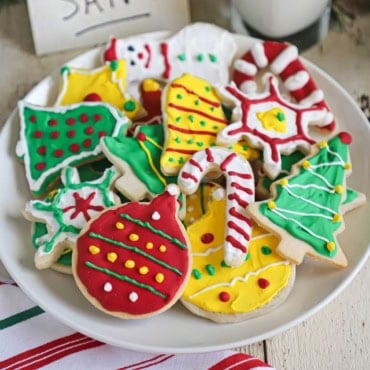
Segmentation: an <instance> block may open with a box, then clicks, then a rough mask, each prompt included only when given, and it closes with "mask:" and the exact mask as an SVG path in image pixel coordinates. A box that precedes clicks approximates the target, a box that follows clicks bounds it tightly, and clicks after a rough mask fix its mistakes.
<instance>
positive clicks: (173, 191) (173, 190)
mask: <svg viewBox="0 0 370 370" xmlns="http://www.w3.org/2000/svg"><path fill="white" fill-rule="evenodd" d="M166 190H167V192H168V193H169V194H170V195H172V196H174V197H177V196H178V195H179V194H180V189H179V187H178V186H177V185H176V184H169V185H167V188H166Z"/></svg>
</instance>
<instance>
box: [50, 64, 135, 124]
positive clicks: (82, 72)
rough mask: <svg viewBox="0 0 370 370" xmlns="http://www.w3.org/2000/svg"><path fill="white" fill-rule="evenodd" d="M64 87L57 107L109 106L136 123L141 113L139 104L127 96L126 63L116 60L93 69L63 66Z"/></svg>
mask: <svg viewBox="0 0 370 370" xmlns="http://www.w3.org/2000/svg"><path fill="white" fill-rule="evenodd" d="M61 75H62V86H61V90H60V93H59V96H58V98H57V101H56V103H55V105H70V104H74V103H79V102H82V101H103V102H106V103H110V104H111V105H113V106H114V107H116V108H117V109H118V110H120V111H121V112H123V113H124V114H125V115H126V116H127V117H128V118H130V119H133V118H135V117H136V116H137V115H138V114H139V113H140V111H141V110H140V104H139V102H138V101H137V100H135V99H134V98H133V97H132V96H130V94H129V93H128V92H127V87H126V79H127V73H126V62H125V61H124V60H114V61H111V62H106V63H105V64H104V65H103V66H101V67H98V68H94V69H84V68H75V67H71V66H64V67H62V68H61Z"/></svg>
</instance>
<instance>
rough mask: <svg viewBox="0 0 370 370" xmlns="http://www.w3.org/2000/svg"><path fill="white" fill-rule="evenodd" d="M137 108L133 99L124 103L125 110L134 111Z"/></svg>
mask: <svg viewBox="0 0 370 370" xmlns="http://www.w3.org/2000/svg"><path fill="white" fill-rule="evenodd" d="M135 109H136V103H135V102H134V101H133V100H127V102H126V103H125V104H123V110H125V111H126V112H133V111H134V110H135Z"/></svg>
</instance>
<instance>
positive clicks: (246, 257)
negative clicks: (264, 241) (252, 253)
mask: <svg viewBox="0 0 370 370" xmlns="http://www.w3.org/2000/svg"><path fill="white" fill-rule="evenodd" d="M248 260H249V253H247V254H246V255H245V259H244V261H248Z"/></svg>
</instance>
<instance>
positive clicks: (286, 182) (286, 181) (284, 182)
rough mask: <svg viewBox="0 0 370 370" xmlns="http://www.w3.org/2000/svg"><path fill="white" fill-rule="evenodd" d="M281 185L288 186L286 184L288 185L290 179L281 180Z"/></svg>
mask: <svg viewBox="0 0 370 370" xmlns="http://www.w3.org/2000/svg"><path fill="white" fill-rule="evenodd" d="M280 185H281V186H286V185H288V179H281V180H280Z"/></svg>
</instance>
